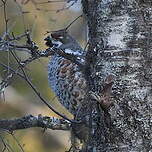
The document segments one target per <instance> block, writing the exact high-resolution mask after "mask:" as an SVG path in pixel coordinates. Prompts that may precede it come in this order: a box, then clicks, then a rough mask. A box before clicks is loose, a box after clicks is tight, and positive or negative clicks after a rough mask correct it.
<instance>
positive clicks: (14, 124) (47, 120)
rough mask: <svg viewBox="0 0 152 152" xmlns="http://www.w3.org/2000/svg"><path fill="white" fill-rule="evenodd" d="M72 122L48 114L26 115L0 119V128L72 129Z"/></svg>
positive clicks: (8, 129)
mask: <svg viewBox="0 0 152 152" xmlns="http://www.w3.org/2000/svg"><path fill="white" fill-rule="evenodd" d="M70 126H71V124H70V123H69V122H68V121H66V120H63V119H59V118H54V117H48V116H42V115H38V116H32V115H28V116H24V117H21V118H16V119H12V120H7V119H2V120H0V130H4V131H5V130H6V131H11V132H12V131H15V130H19V129H27V128H32V127H41V128H46V129H47V128H49V129H52V130H70Z"/></svg>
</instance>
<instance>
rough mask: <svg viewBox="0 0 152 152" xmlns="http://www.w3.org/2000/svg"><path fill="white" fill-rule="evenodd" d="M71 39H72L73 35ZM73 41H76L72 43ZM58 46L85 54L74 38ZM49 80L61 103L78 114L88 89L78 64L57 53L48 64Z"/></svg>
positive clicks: (74, 52)
mask: <svg viewBox="0 0 152 152" xmlns="http://www.w3.org/2000/svg"><path fill="white" fill-rule="evenodd" d="M68 37H69V35H68ZM69 40H71V37H70V39H69ZM71 42H72V43H73V42H75V43H74V44H72V43H71ZM71 45H74V47H73V48H71V47H68V46H71ZM65 46H66V47H65ZM58 48H62V50H65V49H68V50H71V51H70V52H71V53H73V54H75V55H78V56H81V55H82V56H83V54H84V52H83V50H82V49H81V47H80V46H79V45H78V43H77V42H76V41H75V40H74V39H73V38H72V40H71V41H69V42H68V43H66V44H62V45H60V46H59V47H58ZM63 48H64V49H63ZM68 53H69V52H68ZM48 80H49V84H50V87H51V88H52V90H53V91H54V92H55V94H56V96H57V97H58V99H59V101H60V103H61V104H62V105H63V106H64V107H65V108H66V109H68V110H69V112H71V113H72V114H73V115H76V113H77V111H78V109H79V107H80V105H81V102H82V101H83V99H84V96H85V90H86V89H85V87H86V81H85V79H84V77H83V74H82V72H81V71H80V70H79V68H78V66H77V65H76V64H74V63H72V62H71V61H69V60H67V59H65V58H63V57H61V56H59V55H57V54H55V55H54V56H52V58H51V59H50V61H49V64H48Z"/></svg>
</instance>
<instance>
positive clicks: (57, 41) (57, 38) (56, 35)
mask: <svg viewBox="0 0 152 152" xmlns="http://www.w3.org/2000/svg"><path fill="white" fill-rule="evenodd" d="M71 39H72V38H71V36H70V35H69V34H68V33H67V32H66V31H65V30H59V31H55V32H52V33H51V35H50V36H47V37H46V38H45V39H44V40H45V41H46V43H45V44H46V45H47V46H49V47H56V48H59V47H60V46H61V45H64V44H67V43H70V42H71Z"/></svg>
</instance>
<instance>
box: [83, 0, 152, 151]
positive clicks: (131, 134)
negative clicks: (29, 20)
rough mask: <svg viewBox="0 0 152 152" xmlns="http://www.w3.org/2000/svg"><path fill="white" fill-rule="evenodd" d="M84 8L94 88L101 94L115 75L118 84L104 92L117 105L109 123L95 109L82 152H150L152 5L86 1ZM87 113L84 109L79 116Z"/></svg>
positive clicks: (120, 0) (135, 0)
mask: <svg viewBox="0 0 152 152" xmlns="http://www.w3.org/2000/svg"><path fill="white" fill-rule="evenodd" d="M82 6H83V12H84V14H85V16H86V19H87V22H88V30H89V34H88V37H89V47H88V52H89V53H88V54H87V55H88V58H89V62H90V65H88V69H89V68H90V71H89V72H88V81H89V82H90V83H89V86H90V89H91V90H92V91H94V92H97V93H99V90H102V89H103V88H104V86H103V85H104V84H105V81H106V79H107V77H109V76H111V75H112V76H113V78H112V79H113V81H114V83H113V85H112V91H111V92H110V90H108V92H102V93H104V95H105V96H104V97H105V98H106V99H108V100H109V99H110V101H111V102H112V103H113V106H112V107H110V108H109V110H108V113H109V114H110V118H111V119H109V118H108V117H109V115H108V113H106V112H105V111H103V110H102V109H100V113H99V106H97V105H96V104H95V103H94V104H91V107H92V116H91V118H92V119H91V123H92V125H91V132H90V136H89V141H88V143H87V146H86V147H87V148H86V149H85V150H84V151H87V152H105V151H108V152H109V151H110V152H113V151H121V152H150V151H151V150H152V134H151V130H152V118H151V117H152V68H151V66H152V60H151V59H152V27H151V26H152V2H151V1H144V0H143V1H142V0H115V1H113V0H82ZM90 54H95V55H96V57H95V56H92V57H90V56H89V55H90ZM88 109H89V108H88ZM86 114H88V115H89V112H88V111H86V109H85V108H84V109H83V112H81V116H80V117H84V115H86ZM107 120H108V123H107ZM108 124H109V125H108Z"/></svg>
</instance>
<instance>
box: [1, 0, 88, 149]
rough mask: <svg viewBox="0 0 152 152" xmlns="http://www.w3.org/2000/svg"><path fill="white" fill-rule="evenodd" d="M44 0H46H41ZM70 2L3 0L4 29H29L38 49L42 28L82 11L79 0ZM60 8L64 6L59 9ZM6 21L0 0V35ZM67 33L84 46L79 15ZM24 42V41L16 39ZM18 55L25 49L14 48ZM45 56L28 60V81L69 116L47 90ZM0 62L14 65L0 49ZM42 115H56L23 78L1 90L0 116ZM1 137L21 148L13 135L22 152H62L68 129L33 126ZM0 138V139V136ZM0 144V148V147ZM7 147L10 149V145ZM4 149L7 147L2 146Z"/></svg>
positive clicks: (66, 21)
mask: <svg viewBox="0 0 152 152" xmlns="http://www.w3.org/2000/svg"><path fill="white" fill-rule="evenodd" d="M45 2H46V3H45ZM71 4H72V2H70V3H68V4H67V3H66V2H65V1H62V0H61V1H56V2H54V1H53V2H51V1H45V0H7V1H6V16H7V19H8V30H9V32H10V33H12V32H13V34H14V35H15V36H17V35H20V34H23V33H24V32H25V30H27V29H29V30H30V31H31V35H32V39H33V41H34V42H35V43H36V44H37V45H38V46H39V48H40V49H45V48H46V46H45V45H44V38H45V37H46V35H45V34H46V31H53V30H59V29H62V28H64V27H66V26H67V25H68V24H70V23H71V22H72V21H73V20H74V19H75V18H76V17H78V16H79V15H81V14H82V10H81V5H80V1H78V3H76V4H74V5H72V6H71V7H70V8H68V9H66V8H67V7H68V6H70V5H71ZM63 8H64V9H63ZM5 28H6V23H5V20H4V7H3V3H2V1H1V0H0V37H2V36H3V35H4V33H5ZM69 31H70V33H71V34H72V35H73V36H74V37H75V38H76V39H77V40H78V41H79V42H80V43H81V45H82V46H83V47H84V46H85V43H86V42H85V40H86V26H85V21H84V19H83V18H79V19H78V20H77V21H76V22H75V23H74V24H73V25H72V26H71V27H70V29H69ZM20 43H21V44H22V43H25V41H24V40H23V41H20ZM16 53H17V55H18V56H19V57H20V58H21V59H26V58H27V57H28V53H25V52H20V51H17V52H16ZM48 60H49V58H43V59H42V58H41V59H40V60H36V61H34V62H33V63H31V64H29V65H28V66H27V68H26V71H27V73H28V74H29V76H30V78H31V80H32V83H33V84H34V85H35V87H36V88H37V89H38V90H39V92H41V94H42V96H43V97H44V98H45V99H47V100H48V101H49V102H50V103H51V105H53V107H55V108H56V109H57V110H58V111H60V112H61V113H63V114H66V115H68V117H72V116H71V114H69V113H68V112H67V111H66V110H65V109H64V108H63V107H62V106H61V105H60V104H59V102H58V101H57V99H56V97H55V95H54V94H53V92H51V90H50V88H49V86H48V81H47V63H48ZM0 62H2V63H5V64H7V65H9V66H11V67H13V68H15V67H16V66H17V64H16V63H15V60H14V59H13V58H12V56H11V55H10V54H9V52H2V51H0ZM5 74H6V71H5V70H4V69H3V68H1V67H0V81H1V80H2V79H3V78H4V77H5ZM28 114H32V115H38V114H42V115H46V116H56V115H55V114H54V113H53V112H51V111H50V110H49V109H48V108H47V107H46V106H45V105H44V104H42V103H41V101H40V99H39V98H38V97H37V96H36V95H35V94H34V92H33V90H32V89H31V88H29V87H28V85H27V84H26V82H25V81H24V80H22V79H20V78H19V77H15V78H14V79H13V81H12V82H10V85H9V87H7V88H6V89H5V90H3V92H2V93H1V98H0V119H2V118H9V119H10V118H15V117H22V116H24V115H28ZM0 136H1V137H5V138H4V140H5V141H7V143H8V144H9V145H10V146H11V148H12V149H13V151H14V152H19V151H22V150H21V148H20V146H19V145H18V142H16V140H15V139H14V137H16V138H17V140H18V141H19V143H20V144H21V146H22V147H23V149H24V151H25V152H64V151H65V150H68V149H69V146H70V140H69V138H70V133H69V132H66V131H52V130H46V131H45V132H44V130H43V129H40V128H33V129H27V130H20V131H16V132H14V137H13V136H11V135H10V134H7V133H6V132H5V133H2V132H0ZM0 142H1V139H0ZM2 148H3V147H2V145H1V144H0V151H2ZM11 148H10V149H11ZM6 151H7V150H6Z"/></svg>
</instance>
